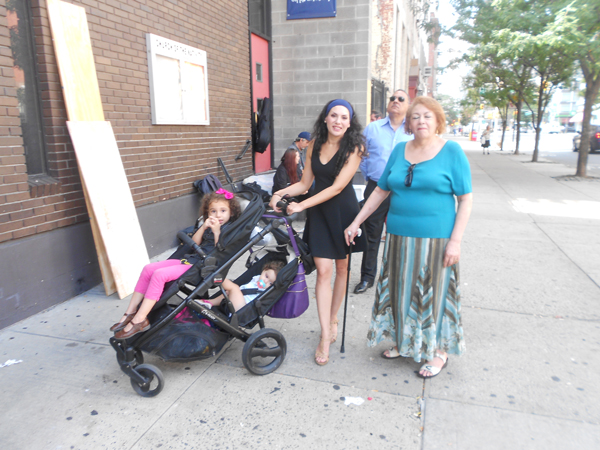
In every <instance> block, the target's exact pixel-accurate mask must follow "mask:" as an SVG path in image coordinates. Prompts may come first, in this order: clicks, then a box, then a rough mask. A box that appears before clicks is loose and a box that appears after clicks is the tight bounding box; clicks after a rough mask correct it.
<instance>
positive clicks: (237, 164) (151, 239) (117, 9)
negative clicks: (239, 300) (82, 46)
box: [0, 0, 253, 328]
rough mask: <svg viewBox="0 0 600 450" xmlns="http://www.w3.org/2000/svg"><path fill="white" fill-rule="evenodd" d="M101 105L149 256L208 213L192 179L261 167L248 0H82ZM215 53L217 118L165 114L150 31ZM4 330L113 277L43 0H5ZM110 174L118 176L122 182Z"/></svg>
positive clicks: (0, 129) (210, 72)
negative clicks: (162, 117)
mask: <svg viewBox="0 0 600 450" xmlns="http://www.w3.org/2000/svg"><path fill="white" fill-rule="evenodd" d="M70 3H73V4H75V5H78V6H82V7H84V8H85V10H86V13H87V20H88V27H89V31H90V37H91V43H92V50H93V54H94V58H95V64H96V71H97V76H98V82H99V86H100V94H101V98H102V106H103V109H104V115H105V118H106V120H107V121H110V123H111V125H112V127H113V130H114V133H115V136H116V139H117V144H118V147H119V150H120V153H121V156H122V159H123V164H124V166H125V171H126V174H127V179H128V181H129V187H130V189H131V192H132V195H133V199H134V202H135V205H136V208H137V212H138V217H139V219H140V223H141V226H142V231H143V234H144V238H145V241H146V245H147V247H148V251H149V253H150V255H151V256H152V255H156V254H158V253H160V252H162V251H164V250H165V249H167V248H169V247H170V246H172V245H174V243H175V240H174V239H175V232H176V231H177V230H179V229H181V228H184V227H186V226H189V225H191V224H192V223H193V220H194V219H195V217H196V216H197V211H198V197H197V195H196V194H194V193H193V187H192V182H193V181H194V180H196V179H198V178H201V177H203V176H204V175H206V174H208V173H213V174H216V175H217V176H218V177H219V178H220V179H221V181H222V182H224V181H225V179H224V175H223V173H222V172H221V170H220V168H219V166H218V163H217V157H220V158H222V160H223V162H224V163H225V165H226V167H227V170H228V171H229V173H230V174H231V176H232V178H233V179H234V180H235V181H239V180H241V179H243V178H245V177H247V176H249V175H251V174H252V173H253V168H252V155H251V152H248V153H247V154H246V156H245V157H243V158H242V159H240V160H239V161H235V156H236V155H237V154H238V153H239V152H240V151H241V149H242V148H243V147H244V144H245V143H246V140H247V139H250V138H251V112H252V111H251V101H250V99H251V85H250V77H251V76H250V64H249V60H250V56H249V55H250V50H249V32H248V2H247V1H239V0H220V1H218V2H215V1H210V0H177V1H169V0H156V1H151V0H123V1H115V0H97V1H96V0H82V1H70ZM147 33H151V34H154V35H158V36H161V37H163V38H167V39H170V40H173V41H176V42H178V43H181V44H184V45H188V46H191V47H194V48H197V49H200V50H204V51H206V53H207V78H208V97H209V111H210V124H209V125H153V124H152V119H151V96H150V88H149V72H148V55H147V48H146V34H147ZM0 84H1V88H2V90H1V91H0V181H1V184H0V307H1V308H2V315H1V316H0V328H1V327H4V326H6V325H8V324H10V323H14V322H15V321H18V320H20V319H22V318H24V317H27V316H29V315H31V314H33V313H35V312H38V311H40V310H43V309H45V308H47V307H49V306H51V305H54V304H56V303H58V302H61V301H63V300H65V299H68V298H70V297H72V296H74V295H76V294H78V293H80V292H83V291H85V290H87V289H89V288H90V287H92V286H94V285H96V284H98V283H99V282H101V277H100V271H99V267H98V262H97V256H96V253H95V249H94V243H93V239H92V235H91V229H90V224H89V220H88V213H87V210H86V206H85V201H84V196H83V192H82V186H81V180H80V176H79V173H78V169H77V163H76V160H75V154H74V151H73V147H72V144H71V140H70V137H69V134H68V131H67V127H66V120H67V113H66V109H65V104H64V101H63V95H62V91H61V84H60V79H59V74H58V67H57V62H56V57H55V54H54V48H53V42H52V37H51V32H50V24H49V19H48V11H47V7H46V2H45V0H0ZM110 179H111V177H110V174H109V173H107V174H106V182H107V183H110Z"/></svg>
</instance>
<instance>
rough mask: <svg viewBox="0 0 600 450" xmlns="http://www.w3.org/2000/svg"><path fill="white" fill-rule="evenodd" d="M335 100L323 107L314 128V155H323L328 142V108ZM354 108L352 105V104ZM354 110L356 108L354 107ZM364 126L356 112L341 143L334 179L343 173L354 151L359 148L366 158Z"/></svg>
mask: <svg viewBox="0 0 600 450" xmlns="http://www.w3.org/2000/svg"><path fill="white" fill-rule="evenodd" d="M333 101H334V100H331V101H328V102H327V104H326V105H325V106H324V107H323V110H322V111H321V114H319V117H318V118H317V120H316V122H315V125H314V128H313V134H312V135H313V138H314V142H315V143H314V144H313V153H316V155H317V156H319V155H320V153H321V146H322V145H323V144H324V143H325V142H327V135H328V131H327V124H326V123H325V118H326V117H327V107H328V106H329V104H330V103H331V102H333ZM350 106H352V104H350ZM352 109H354V107H353V106H352ZM362 128H363V127H362V125H361V124H360V122H359V121H358V117H357V116H356V111H355V112H354V114H353V115H352V119H350V126H349V127H348V129H347V130H346V133H345V134H344V136H343V137H342V140H341V141H340V150H339V151H338V154H337V156H336V158H337V160H336V162H335V172H334V177H337V176H338V175H339V173H340V172H341V170H342V168H343V167H344V165H345V164H346V162H347V161H348V158H349V157H350V155H351V154H352V153H354V151H355V150H356V149H357V148H358V156H360V157H361V158H364V157H365V156H367V155H366V150H365V149H366V145H365V138H364V136H363V134H362Z"/></svg>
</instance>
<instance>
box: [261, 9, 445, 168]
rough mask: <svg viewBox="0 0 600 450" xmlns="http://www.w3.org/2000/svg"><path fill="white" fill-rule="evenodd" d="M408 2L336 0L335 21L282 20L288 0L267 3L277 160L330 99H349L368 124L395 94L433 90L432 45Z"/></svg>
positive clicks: (285, 13) (328, 18)
mask: <svg viewBox="0 0 600 450" xmlns="http://www.w3.org/2000/svg"><path fill="white" fill-rule="evenodd" d="M411 4H412V2H410V1H409V0H353V1H341V0H338V2H337V11H336V16H335V17H327V18H312V19H301V20H288V17H287V0H272V2H271V8H272V9H271V17H272V33H271V36H272V52H273V53H272V73H273V106H274V110H273V119H274V122H273V128H274V141H275V149H274V152H275V154H276V155H275V159H277V157H278V156H280V155H281V154H282V153H283V151H284V150H285V148H286V146H287V145H288V143H289V142H292V141H293V139H294V137H295V136H296V135H297V134H298V130H305V129H310V128H311V127H312V125H313V124H314V121H315V119H316V117H317V115H318V114H319V112H320V110H321V108H322V107H323V105H325V103H326V102H327V101H328V100H332V99H334V98H338V97H342V98H344V99H346V100H348V101H349V102H351V103H352V104H353V106H354V108H355V111H356V113H357V114H358V117H359V119H360V121H361V122H362V124H363V125H366V124H367V121H368V119H369V113H370V111H371V110H372V109H377V110H380V111H385V110H386V109H387V102H388V97H389V96H390V95H391V93H392V92H394V90H395V89H398V88H400V89H405V90H407V92H408V93H409V95H410V96H411V97H413V98H414V97H415V96H417V95H432V93H434V92H435V86H436V81H435V72H436V68H437V67H436V55H437V52H436V51H435V44H432V46H430V44H429V42H428V39H427V34H426V32H425V31H424V29H423V28H421V27H419V26H418V25H417V21H419V23H420V22H421V21H422V20H423V17H422V16H423V14H422V13H421V14H417V16H415V13H413V10H412V9H411V6H410V5H411ZM434 20H435V19H434ZM428 68H429V69H428ZM426 73H427V74H429V75H426Z"/></svg>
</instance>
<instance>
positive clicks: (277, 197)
mask: <svg viewBox="0 0 600 450" xmlns="http://www.w3.org/2000/svg"><path fill="white" fill-rule="evenodd" d="M279 200H281V196H280V195H278V194H273V196H272V197H271V201H270V202H269V206H270V207H271V209H272V210H273V211H275V212H281V210H280V209H279V208H278V207H277V202H278V201H279Z"/></svg>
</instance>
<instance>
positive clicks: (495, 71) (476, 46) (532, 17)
mask: <svg viewBox="0 0 600 450" xmlns="http://www.w3.org/2000/svg"><path fill="white" fill-rule="evenodd" d="M452 3H453V5H454V6H455V8H456V9H457V11H458V12H459V16H460V18H459V20H458V21H457V23H456V25H455V27H453V30H452V31H453V32H454V33H456V34H457V35H459V37H461V38H462V39H465V40H467V41H468V42H470V43H471V44H473V50H472V52H471V53H470V54H469V55H467V57H466V59H468V60H469V61H471V63H472V64H473V66H474V72H476V76H475V77H474V81H475V82H481V83H483V84H484V85H487V86H490V87H493V85H494V81H495V85H496V87H497V90H498V92H495V93H494V95H493V96H492V97H495V98H494V100H495V102H496V103H499V104H495V105H494V106H497V107H498V108H499V109H500V110H501V111H502V100H504V99H508V100H509V101H510V102H512V103H513V104H514V106H515V107H516V108H517V147H516V150H515V153H518V152H519V141H520V130H519V128H518V125H519V124H520V123H521V115H522V111H521V109H522V108H521V107H522V104H523V103H525V104H526V105H527V106H528V108H529V110H530V111H531V114H532V119H533V123H534V126H535V128H536V140H535V148H534V153H533V160H534V161H536V160H537V155H538V149H539V138H540V131H541V127H540V124H541V121H542V117H543V115H544V113H545V110H546V107H547V106H548V103H549V101H550V99H551V96H552V93H553V91H554V90H555V89H556V88H557V87H558V86H559V85H561V84H562V83H564V82H566V81H567V80H568V79H569V78H570V76H571V75H572V73H573V70H574V63H573V61H574V58H573V54H572V53H571V52H570V49H569V46H568V45H567V44H566V43H565V42H564V41H561V40H560V39H557V33H556V30H555V27H554V28H553V26H554V23H555V21H556V18H557V15H556V12H557V11H558V10H559V8H560V7H561V2H557V1H555V0H535V1H532V0H494V1H489V0H452ZM597 17H598V16H596V18H597ZM491 100H492V99H491V98H490V104H491ZM505 111H506V109H505Z"/></svg>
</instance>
